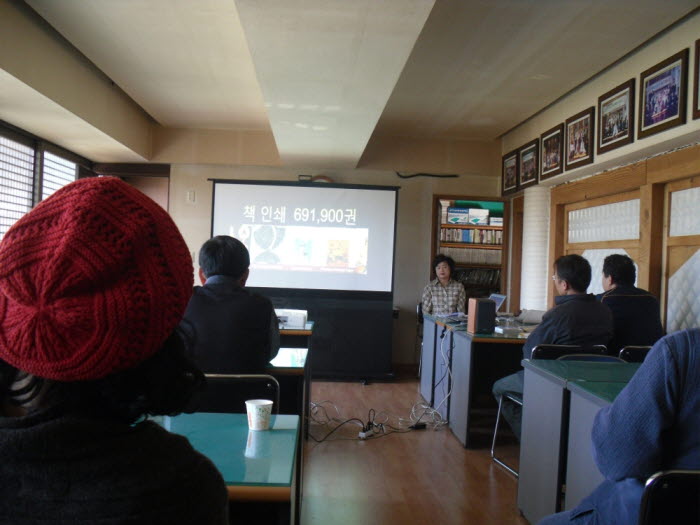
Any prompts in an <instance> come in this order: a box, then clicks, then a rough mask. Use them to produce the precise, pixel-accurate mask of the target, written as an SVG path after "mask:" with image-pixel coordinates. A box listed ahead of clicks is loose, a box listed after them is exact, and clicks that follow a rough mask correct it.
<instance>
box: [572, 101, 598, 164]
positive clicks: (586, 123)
mask: <svg viewBox="0 0 700 525" xmlns="http://www.w3.org/2000/svg"><path fill="white" fill-rule="evenodd" d="M594 115H595V108H594V107H593V106H591V107H590V108H588V109H585V110H583V111H582V112H581V113H576V115H574V116H573V117H569V118H568V119H566V142H565V147H566V150H565V151H566V169H567V170H571V169H574V168H578V167H579V166H585V165H586V164H591V163H592V162H593V117H594Z"/></svg>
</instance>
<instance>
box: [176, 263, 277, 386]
mask: <svg viewBox="0 0 700 525" xmlns="http://www.w3.org/2000/svg"><path fill="white" fill-rule="evenodd" d="M183 325H184V327H185V328H186V329H187V328H191V329H193V332H194V334H193V335H194V339H195V343H194V348H193V353H192V357H193V358H194V361H195V362H196V363H197V365H198V366H199V368H200V369H201V370H202V371H204V372H208V373H220V374H247V373H264V372H265V368H266V367H267V364H268V363H269V362H270V360H271V359H273V358H274V357H275V356H276V355H277V351H278V350H279V326H278V323H277V317H276V316H275V310H274V308H273V307H272V303H271V302H270V300H269V299H267V298H266V297H262V296H261V295H257V294H254V293H251V292H249V291H248V290H246V289H245V288H242V287H241V286H239V285H238V283H237V281H236V279H233V278H231V277H227V276H224V275H215V276H212V277H209V278H208V279H207V281H206V283H205V284H204V286H196V287H195V289H194V293H193V294H192V298H191V299H190V302H189V304H188V305H187V310H186V311H185V322H184V323H183Z"/></svg>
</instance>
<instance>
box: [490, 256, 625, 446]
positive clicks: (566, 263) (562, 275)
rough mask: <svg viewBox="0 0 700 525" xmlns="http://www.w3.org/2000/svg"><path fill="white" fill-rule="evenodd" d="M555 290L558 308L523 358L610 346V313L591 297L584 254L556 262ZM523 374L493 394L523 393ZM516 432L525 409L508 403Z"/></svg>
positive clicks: (506, 413) (505, 411)
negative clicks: (550, 348)
mask: <svg viewBox="0 0 700 525" xmlns="http://www.w3.org/2000/svg"><path fill="white" fill-rule="evenodd" d="M552 279H553V280H554V287H555V288H556V290H557V293H558V296H557V297H555V298H554V302H555V306H554V308H552V309H551V310H549V311H548V312H547V313H546V314H544V316H542V322H541V323H540V324H539V325H538V326H537V328H535V330H533V331H532V333H531V334H530V335H529V336H528V338H527V341H526V342H525V344H524V345H523V359H529V358H530V354H531V353H532V349H533V348H534V347H536V346H537V345H539V344H556V345H606V344H607V343H608V341H609V340H610V338H611V337H612V333H613V320H612V315H611V313H610V310H609V309H608V308H607V307H605V306H603V305H602V304H601V303H599V302H598V301H597V300H596V298H595V296H594V295H593V294H587V293H586V290H588V285H589V284H591V265H590V264H588V261H587V260H586V259H584V258H583V257H581V256H580V255H563V256H561V257H559V258H558V259H557V260H556V261H555V262H554V275H553V276H552ZM523 377H524V373H523V371H522V370H521V371H519V372H516V373H515V374H512V375H509V376H506V377H504V378H501V379H499V380H498V381H496V382H495V383H494V384H493V389H492V391H493V395H494V396H495V397H496V400H498V399H499V398H500V397H501V394H503V393H505V392H513V393H516V394H519V395H522V393H523ZM502 413H503V417H504V418H505V419H506V421H507V422H508V424H509V425H510V427H511V428H512V429H513V433H514V434H515V435H516V436H517V437H518V439H519V438H520V419H521V417H522V407H520V406H517V405H514V404H513V403H506V404H504V405H503V407H502Z"/></svg>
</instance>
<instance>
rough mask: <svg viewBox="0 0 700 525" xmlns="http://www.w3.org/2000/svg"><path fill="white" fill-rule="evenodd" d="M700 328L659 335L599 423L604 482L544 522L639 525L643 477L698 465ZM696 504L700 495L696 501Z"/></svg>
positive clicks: (596, 442) (597, 445)
mask: <svg viewBox="0 0 700 525" xmlns="http://www.w3.org/2000/svg"><path fill="white" fill-rule="evenodd" d="M698 414H700V329H697V328H695V329H692V330H684V331H681V332H676V333H674V334H671V335H668V336H666V337H664V338H663V339H661V340H660V341H658V342H657V343H656V344H655V345H654V347H653V348H652V349H651V351H650V352H649V355H647V358H646V359H645V361H644V363H642V365H641V367H640V368H639V370H637V373H635V375H634V376H633V377H632V379H631V380H630V382H629V383H628V384H627V386H626V387H625V388H624V390H622V392H620V395H618V396H617V399H615V402H614V403H612V404H611V405H609V406H607V407H605V408H603V409H601V410H600V411H599V412H598V414H597V415H596V417H595V422H594V424H593V432H592V439H593V456H594V458H595V462H596V464H597V465H598V469H599V470H600V472H601V473H602V474H603V476H605V481H604V482H603V483H602V484H601V485H599V486H598V488H597V489H595V490H594V491H593V493H592V494H591V495H590V496H588V497H587V498H584V499H583V501H581V503H580V504H579V505H578V507H576V508H575V509H573V510H571V511H568V512H561V513H559V514H554V515H552V516H549V517H547V518H544V519H543V520H542V521H540V525H564V524H569V523H573V524H580V525H589V524H597V525H608V524H609V525H636V524H637V523H638V517H639V506H640V502H641V496H642V492H643V490H644V483H645V481H646V480H647V478H649V477H650V476H651V475H652V474H654V473H656V472H658V471H661V470H672V469H700V417H699V416H698ZM695 504H697V502H695Z"/></svg>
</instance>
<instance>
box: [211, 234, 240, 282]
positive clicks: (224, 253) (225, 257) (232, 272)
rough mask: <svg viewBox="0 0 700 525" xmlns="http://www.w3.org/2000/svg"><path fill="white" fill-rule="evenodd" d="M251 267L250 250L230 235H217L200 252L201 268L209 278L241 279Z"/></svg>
mask: <svg viewBox="0 0 700 525" xmlns="http://www.w3.org/2000/svg"><path fill="white" fill-rule="evenodd" d="M249 266H250V255H249V253H248V248H246V247H245V245H244V244H243V243H242V242H241V241H239V240H238V239H234V238H233V237H230V236H229V235H217V236H216V237H212V238H211V239H209V240H208V241H207V242H205V243H204V244H203V245H202V248H201V249H200V250H199V267H200V268H201V269H202V271H203V272H204V275H205V276H206V277H207V278H209V277H212V276H214V275H226V276H228V277H234V278H238V277H241V276H242V275H243V274H244V273H245V271H246V270H247V269H248V267H249Z"/></svg>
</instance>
